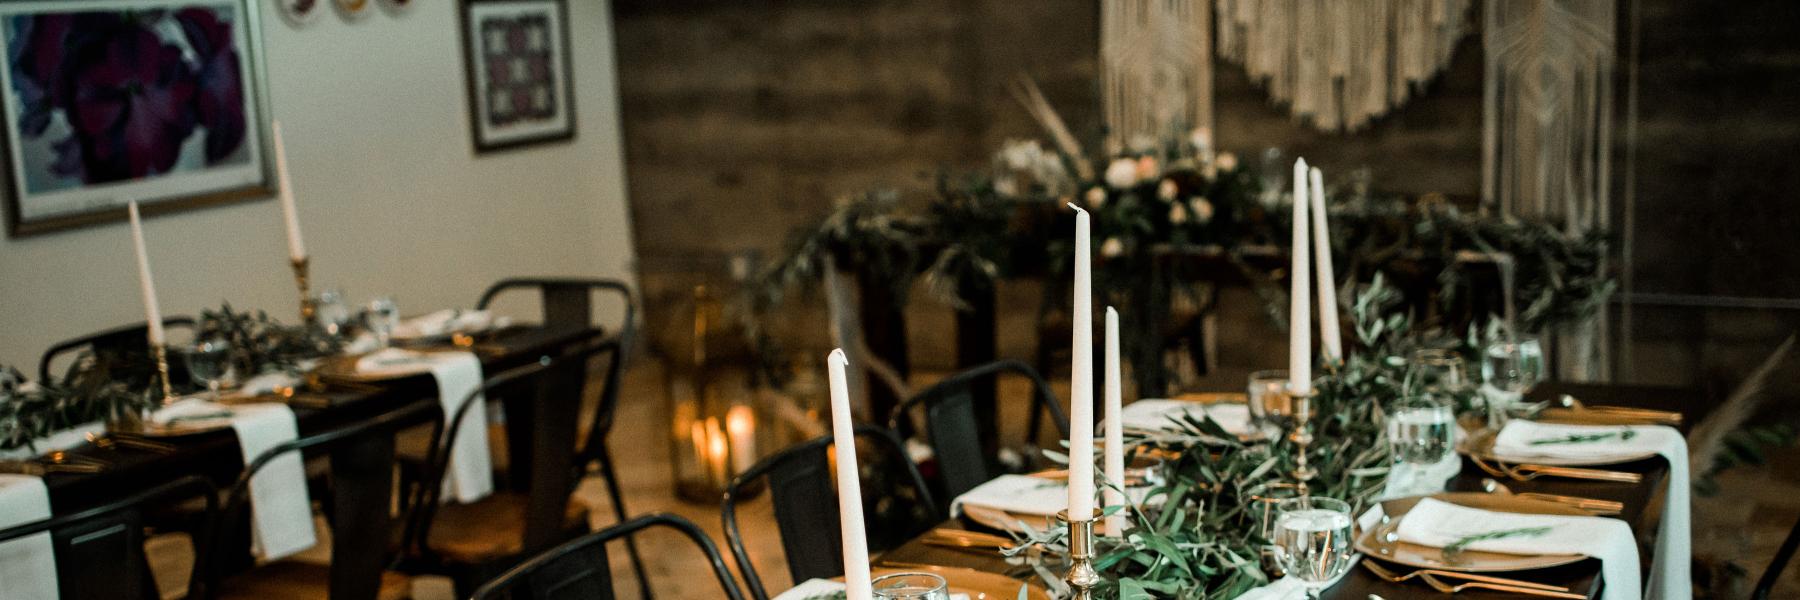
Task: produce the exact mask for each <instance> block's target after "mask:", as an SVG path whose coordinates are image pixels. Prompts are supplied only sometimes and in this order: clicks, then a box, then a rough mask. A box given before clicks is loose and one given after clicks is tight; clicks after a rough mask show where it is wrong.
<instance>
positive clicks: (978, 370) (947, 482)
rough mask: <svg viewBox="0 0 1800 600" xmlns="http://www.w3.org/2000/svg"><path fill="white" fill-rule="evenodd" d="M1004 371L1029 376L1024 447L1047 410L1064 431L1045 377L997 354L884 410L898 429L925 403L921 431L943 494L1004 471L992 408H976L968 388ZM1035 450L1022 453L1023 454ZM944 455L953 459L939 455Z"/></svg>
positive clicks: (958, 492) (953, 493)
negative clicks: (994, 358)
mask: <svg viewBox="0 0 1800 600" xmlns="http://www.w3.org/2000/svg"><path fill="white" fill-rule="evenodd" d="M1003 373H1015V374H1018V375H1022V376H1024V377H1025V378H1026V379H1029V380H1031V385H1032V405H1033V406H1032V409H1031V415H1030V416H1029V417H1027V419H1028V420H1027V424H1026V437H1025V441H1026V445H1027V446H1028V447H1030V446H1035V444H1036V441H1037V438H1038V435H1039V433H1040V431H1041V429H1042V427H1043V416H1044V415H1045V414H1048V415H1050V422H1051V423H1052V424H1054V425H1056V429H1057V432H1058V433H1059V434H1060V436H1059V437H1061V438H1066V437H1068V432H1069V419H1068V417H1066V416H1064V415H1063V411H1062V407H1061V406H1060V405H1059V404H1057V401H1056V394H1055V392H1053V391H1051V389H1050V384H1049V382H1046V381H1044V378H1043V376H1040V375H1038V372H1037V370H1036V369H1033V368H1031V366H1030V365H1027V364H1025V363H1024V362H1022V361H1017V360H998V361H994V362H991V363H988V364H985V365H982V366H979V367H975V368H973V369H969V370H967V371H963V372H961V373H957V374H955V375H952V376H950V378H948V379H945V380H943V381H941V382H939V383H938V384H937V385H933V386H931V387H930V388H927V389H925V390H924V391H922V392H919V393H918V394H916V395H914V396H913V397H912V398H909V399H907V400H906V401H905V402H902V403H900V405H899V406H896V407H894V412H893V414H891V415H889V416H888V427H889V428H890V429H893V430H895V431H901V430H902V426H903V425H904V424H906V423H907V420H908V419H910V418H911V412H912V411H913V409H915V408H920V407H922V408H923V409H924V416H925V432H926V436H927V438H928V441H929V443H930V444H931V450H932V453H933V454H934V455H936V456H938V457H940V459H939V460H938V461H937V467H938V473H939V474H940V475H941V476H942V479H943V488H942V490H943V492H944V497H946V498H955V497H957V496H960V495H962V493H963V492H967V491H969V490H970V489H973V488H974V487H975V486H978V485H981V484H982V483H985V482H987V481H988V480H990V479H993V478H995V477H997V476H999V475H1001V474H1002V473H1004V472H1005V469H1004V467H1003V466H1002V465H1001V464H1000V448H1001V446H1000V441H999V438H1000V436H999V435H998V433H997V431H996V429H997V428H996V426H995V423H993V422H989V421H988V419H989V418H992V417H994V416H995V413H984V412H983V411H977V410H976V407H975V400H974V394H973V391H972V390H973V387H974V385H975V384H976V383H977V382H979V381H982V380H984V379H986V378H989V377H994V376H996V375H999V374H1003ZM984 414H985V416H984ZM1035 454H1036V453H1035V452H1028V453H1027V455H1028V456H1029V455H1035ZM949 456H954V457H958V459H957V460H943V459H942V458H941V457H949ZM975 457H979V460H977V459H976V458H975Z"/></svg>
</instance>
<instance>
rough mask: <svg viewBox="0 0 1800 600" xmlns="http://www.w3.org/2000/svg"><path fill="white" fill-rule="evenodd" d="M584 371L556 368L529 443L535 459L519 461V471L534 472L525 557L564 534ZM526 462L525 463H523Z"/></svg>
mask: <svg viewBox="0 0 1800 600" xmlns="http://www.w3.org/2000/svg"><path fill="white" fill-rule="evenodd" d="M582 371H583V370H582V369H556V370H552V371H550V372H548V373H545V375H544V376H545V377H547V378H549V379H548V380H547V381H545V382H544V385H543V386H541V387H539V388H538V389H539V391H538V394H537V395H536V400H537V402H535V403H534V407H533V408H534V410H533V413H534V414H533V415H532V419H531V424H530V425H531V430H530V431H531V434H530V438H529V440H528V442H529V445H530V455H529V456H528V457H525V458H520V457H514V458H513V460H512V462H511V464H512V469H513V470H515V471H520V470H523V471H525V472H526V473H528V478H529V480H528V483H527V484H526V485H527V486H528V489H530V495H529V497H528V500H527V502H526V509H525V511H526V512H525V538H524V541H525V553H526V554H534V553H536V552H537V551H539V550H543V549H545V548H548V547H550V546H552V545H554V544H555V543H556V542H557V541H559V540H558V534H559V533H560V532H561V531H562V526H563V512H564V510H565V509H567V508H568V502H569V493H570V492H571V491H572V487H573V485H572V483H573V482H571V481H570V478H571V477H572V468H571V466H570V460H571V458H572V454H573V453H574V449H575V430H576V425H575V422H576V420H577V418H578V417H579V415H580V413H581V386H582V383H583V381H582V379H583V372H582ZM509 418H510V416H509ZM521 461H523V462H521Z"/></svg>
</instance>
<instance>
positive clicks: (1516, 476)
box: [1470, 457, 1644, 483]
mask: <svg viewBox="0 0 1800 600" xmlns="http://www.w3.org/2000/svg"><path fill="white" fill-rule="evenodd" d="M1470 459H1471V460H1473V461H1474V462H1475V466H1477V467H1480V468H1481V470H1482V471H1486V472H1487V474H1489V475H1493V476H1495V477H1505V478H1508V479H1511V480H1513V481H1531V480H1533V479H1537V478H1539V477H1544V476H1550V477H1565V478H1569V479H1588V480H1594V481H1612V482H1616V483H1640V482H1642V481H1643V480H1644V476H1643V475H1639V474H1637V473H1626V472H1624V471H1607V470H1603V469H1582V468H1577V467H1556V466H1549V465H1533V464H1518V465H1507V464H1505V463H1501V462H1499V461H1495V462H1494V463H1493V464H1489V463H1488V462H1487V461H1485V460H1482V459H1480V458H1475V457H1470Z"/></svg>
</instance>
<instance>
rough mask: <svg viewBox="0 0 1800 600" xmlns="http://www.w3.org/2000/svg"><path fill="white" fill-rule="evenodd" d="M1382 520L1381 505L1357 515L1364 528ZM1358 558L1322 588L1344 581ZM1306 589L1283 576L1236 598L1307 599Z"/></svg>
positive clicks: (1353, 568)
mask: <svg viewBox="0 0 1800 600" xmlns="http://www.w3.org/2000/svg"><path fill="white" fill-rule="evenodd" d="M1380 520H1381V506H1380V505H1376V506H1375V507H1373V508H1370V509H1369V510H1368V511H1367V512H1364V513H1363V514H1362V516H1360V517H1357V518H1356V525H1357V527H1360V528H1362V529H1368V528H1370V527H1374V526H1375V524H1376V523H1377V522H1379V521H1380ZM1358 560H1362V556H1361V555H1360V554H1359V555H1357V558H1355V559H1352V560H1351V561H1350V568H1349V569H1345V570H1344V572H1343V574H1340V575H1338V576H1337V578H1336V579H1333V580H1331V581H1329V582H1326V583H1325V585H1324V586H1321V587H1320V589H1324V588H1329V587H1331V586H1334V585H1337V583H1338V582H1339V581H1343V580H1344V577H1345V576H1346V575H1349V574H1350V572H1351V571H1354V570H1356V561H1358ZM1306 590H1307V585H1306V582H1305V581H1301V580H1299V579H1296V578H1293V577H1283V578H1281V579H1277V580H1275V581H1271V582H1269V584H1268V585H1265V586H1262V587H1258V588H1251V589H1250V590H1248V591H1245V592H1244V593H1242V594H1238V597H1237V598H1236V599H1235V600H1306V598H1307V595H1306Z"/></svg>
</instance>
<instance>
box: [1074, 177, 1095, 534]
mask: <svg viewBox="0 0 1800 600" xmlns="http://www.w3.org/2000/svg"><path fill="white" fill-rule="evenodd" d="M1069 208H1073V209H1075V299H1074V312H1073V314H1071V315H1069V320H1070V321H1073V322H1074V323H1075V332H1074V334H1075V335H1074V340H1073V342H1072V344H1073V346H1072V347H1071V348H1070V352H1069V354H1071V355H1073V356H1074V364H1073V365H1071V368H1070V372H1071V373H1072V376H1071V377H1070V381H1069V383H1070V385H1071V386H1072V387H1073V388H1074V389H1073V390H1072V392H1071V394H1070V398H1069V519H1070V520H1074V521H1088V520H1092V519H1093V518H1094V289H1093V273H1092V266H1093V265H1092V263H1093V260H1092V258H1091V256H1090V254H1091V249H1092V247H1093V244H1092V242H1091V241H1090V240H1089V238H1090V237H1091V235H1090V233H1089V225H1088V213H1087V211H1085V210H1081V207H1079V206H1075V204H1074V203H1070V204H1069Z"/></svg>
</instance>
